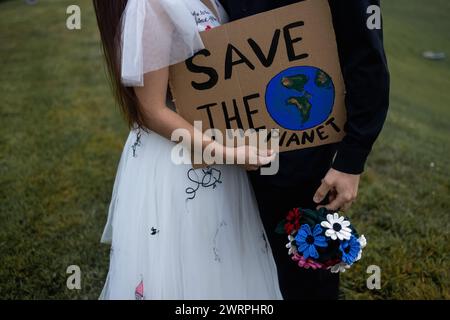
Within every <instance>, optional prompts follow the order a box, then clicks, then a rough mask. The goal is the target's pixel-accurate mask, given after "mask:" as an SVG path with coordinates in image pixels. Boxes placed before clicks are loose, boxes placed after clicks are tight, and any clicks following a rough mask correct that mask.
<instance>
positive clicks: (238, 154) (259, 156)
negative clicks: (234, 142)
mask: <svg viewBox="0 0 450 320" xmlns="http://www.w3.org/2000/svg"><path fill="white" fill-rule="evenodd" d="M233 151H234V160H235V163H236V164H237V165H239V166H242V167H244V168H245V170H248V171H255V170H258V169H259V167H262V166H265V165H267V164H269V163H270V162H272V161H273V160H274V159H275V156H276V154H275V152H273V151H272V150H258V148H256V147H254V146H240V147H237V148H233Z"/></svg>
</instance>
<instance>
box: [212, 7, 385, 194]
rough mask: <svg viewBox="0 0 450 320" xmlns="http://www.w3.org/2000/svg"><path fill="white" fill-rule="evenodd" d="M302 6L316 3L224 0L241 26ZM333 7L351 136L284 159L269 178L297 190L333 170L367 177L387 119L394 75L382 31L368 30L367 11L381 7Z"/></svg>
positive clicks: (282, 157)
mask: <svg viewBox="0 0 450 320" xmlns="http://www.w3.org/2000/svg"><path fill="white" fill-rule="evenodd" d="M300 1H314V0H221V3H222V4H223V6H224V8H225V9H226V10H227V12H228V14H229V16H230V19H231V20H236V19H240V18H244V17H246V16H250V15H253V14H257V13H260V12H264V11H268V10H272V9H275V8H277V7H282V6H286V5H289V4H293V3H296V2H300ZM328 2H329V4H330V8H331V13H332V16H333V25H334V29H335V33H336V40H337V45H338V52H339V59H340V63H341V68H342V74H343V76H344V81H345V86H346V92H347V94H346V108H347V119H348V120H347V124H346V126H345V131H346V133H347V135H346V136H345V138H344V139H343V141H342V142H340V143H338V144H332V145H327V146H321V147H316V148H310V149H306V150H299V151H290V152H285V153H282V154H281V155H280V171H279V173H278V174H277V175H276V176H272V177H270V176H267V177H265V179H269V180H271V181H273V182H275V183H276V184H282V185H289V184H293V185H294V184H297V183H300V181H304V180H305V179H306V180H308V179H320V178H322V177H323V175H324V174H325V173H326V171H327V170H328V169H329V168H330V166H332V167H333V168H335V169H337V170H339V171H342V172H346V173H352V174H359V173H361V172H362V171H363V170H364V164H365V161H366V158H367V156H368V155H369V153H370V151H371V149H372V145H373V143H374V142H375V139H376V138H377V136H378V134H379V133H380V131H381V129H382V127H383V123H384V121H385V119H386V114H387V110H388V105H389V72H388V67H387V62H386V56H385V53H384V47H383V34H382V30H377V29H374V30H370V29H369V28H367V26H366V21H367V18H368V17H369V14H368V13H367V8H368V7H369V6H370V5H378V6H379V5H380V1H379V0H328ZM336 151H337V152H336ZM334 155H336V156H335V157H334ZM333 157H334V160H333Z"/></svg>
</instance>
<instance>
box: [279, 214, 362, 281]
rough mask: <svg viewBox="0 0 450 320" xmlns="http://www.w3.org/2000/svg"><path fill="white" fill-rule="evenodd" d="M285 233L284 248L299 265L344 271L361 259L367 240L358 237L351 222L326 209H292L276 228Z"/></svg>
mask: <svg viewBox="0 0 450 320" xmlns="http://www.w3.org/2000/svg"><path fill="white" fill-rule="evenodd" d="M276 231H277V232H278V233H281V234H287V235H288V240H289V243H288V244H287V245H286V247H287V248H288V249H289V251H288V254H289V255H290V256H292V260H294V261H296V262H297V264H298V266H299V267H301V268H306V269H308V268H312V269H328V270H330V271H331V272H333V273H337V272H345V270H346V269H348V268H350V267H351V265H352V264H353V263H354V262H356V261H358V260H359V259H361V254H362V249H363V248H364V247H365V246H366V244H367V241H366V238H365V237H364V235H361V236H359V235H358V233H357V232H356V230H355V229H354V228H353V226H352V225H351V223H350V221H348V219H346V218H345V217H344V216H341V215H340V214H339V213H337V212H334V213H331V212H330V211H328V210H326V209H325V208H322V209H319V210H317V211H315V210H309V209H300V208H294V209H292V210H291V211H289V213H288V215H287V216H286V219H284V220H282V221H281V222H280V223H279V225H278V227H277V230H276Z"/></svg>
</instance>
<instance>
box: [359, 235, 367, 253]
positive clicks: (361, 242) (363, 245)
mask: <svg viewBox="0 0 450 320" xmlns="http://www.w3.org/2000/svg"><path fill="white" fill-rule="evenodd" d="M358 241H359V244H360V245H361V249H364V248H365V247H366V246H367V240H366V237H364V235H363V234H362V235H361V236H360V237H359V239H358Z"/></svg>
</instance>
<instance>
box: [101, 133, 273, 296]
mask: <svg viewBox="0 0 450 320" xmlns="http://www.w3.org/2000/svg"><path fill="white" fill-rule="evenodd" d="M173 146H174V144H173V143H172V142H170V141H168V140H167V139H164V138H162V137H161V136H159V135H158V134H156V133H151V132H150V133H147V132H143V131H141V130H132V131H131V132H130V135H129V137H128V140H127V142H126V144H125V147H124V150H123V154H122V157H121V160H120V164H119V168H118V171H117V176H116V181H115V184H114V190H113V195H112V200H111V204H110V209H109V215H108V221H107V225H106V227H105V231H104V233H103V236H102V242H105V243H111V255H110V268H109V272H108V276H107V280H106V283H105V286H104V289H103V291H102V294H101V297H100V298H102V299H281V294H280V291H279V288H278V280H277V273H276V267H275V263H274V260H273V257H272V252H271V250H270V247H269V243H268V242H267V240H266V235H265V232H264V229H263V226H262V223H261V220H260V217H259V213H258V209H257V205H256V201H255V198H254V195H253V192H252V189H251V186H250V184H249V181H248V178H247V175H246V172H245V171H244V170H243V169H241V168H239V167H237V166H232V165H222V166H213V167H208V168H202V169H195V170H194V169H192V166H191V165H188V164H182V165H176V164H174V163H173V162H172V161H171V152H172V148H173Z"/></svg>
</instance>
